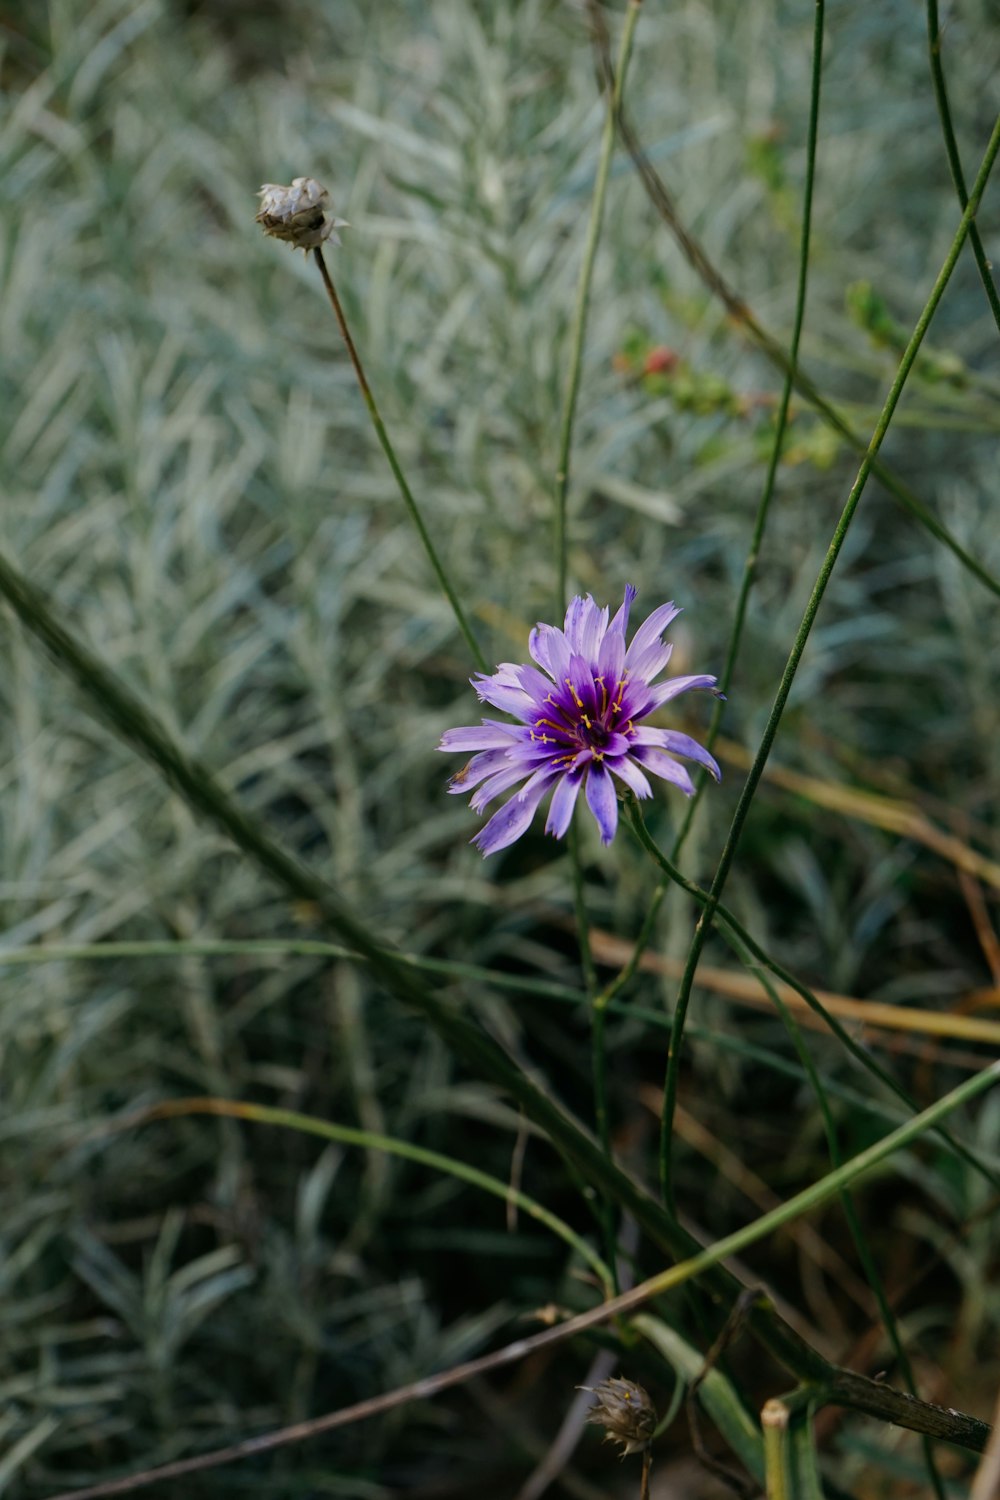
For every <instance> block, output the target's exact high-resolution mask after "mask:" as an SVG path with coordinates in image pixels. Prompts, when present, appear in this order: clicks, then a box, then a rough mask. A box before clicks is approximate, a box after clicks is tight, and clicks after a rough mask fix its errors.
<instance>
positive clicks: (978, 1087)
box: [52, 1062, 1000, 1500]
mask: <svg viewBox="0 0 1000 1500" xmlns="http://www.w3.org/2000/svg"><path fill="white" fill-rule="evenodd" d="M998 1079H1000V1062H997V1063H994V1064H993V1066H992V1067H990V1068H986V1069H984V1071H983V1072H982V1073H979V1074H977V1075H976V1076H975V1078H971V1079H968V1080H967V1081H966V1082H965V1083H963V1084H961V1085H960V1086H959V1087H958V1088H957V1089H954V1090H952V1092H951V1093H950V1094H946V1095H945V1097H944V1098H943V1099H939V1100H938V1101H937V1103H936V1104H933V1105H931V1107H930V1108H929V1109H927V1110H925V1111H924V1113H923V1114H922V1115H921V1116H920V1117H919V1118H918V1119H916V1120H911V1121H909V1122H908V1123H907V1124H906V1125H905V1126H903V1127H901V1128H900V1129H899V1130H895V1131H893V1132H892V1134H891V1135H888V1136H886V1137H884V1139H883V1140H881V1141H878V1142H876V1144H875V1145H874V1146H870V1147H869V1148H868V1149H867V1150H866V1151H862V1152H861V1153H860V1154H859V1155H858V1156H856V1157H854V1158H853V1160H852V1161H849V1162H847V1163H846V1164H845V1166H843V1167H842V1168H840V1169H839V1171H837V1172H832V1173H830V1174H829V1175H828V1176H827V1177H825V1178H822V1179H821V1180H820V1181H819V1182H817V1183H813V1184H812V1185H811V1186H810V1187H809V1188H807V1189H806V1190H805V1192H802V1193H799V1194H797V1196H796V1197H794V1198H791V1199H789V1200H788V1202H787V1203H784V1204H782V1205H781V1206H780V1207H779V1208H776V1209H772V1210H771V1212H770V1213H767V1214H764V1215H763V1216H762V1217H761V1218H759V1219H755V1220H754V1222H753V1223H752V1224H749V1225H747V1226H746V1227H745V1228H744V1229H741V1230H738V1231H737V1232H736V1233H735V1234H731V1235H729V1236H727V1237H726V1239H724V1240H718V1241H716V1243H715V1244H714V1245H712V1246H711V1247H710V1248H709V1249H707V1250H702V1251H701V1253H700V1254H698V1255H696V1256H693V1257H691V1258H690V1259H688V1260H685V1261H683V1262H682V1263H681V1264H680V1265H675V1266H671V1267H670V1268H669V1269H668V1270H666V1271H664V1272H661V1274H660V1275H658V1276H654V1277H652V1278H651V1280H649V1281H644V1282H643V1283H642V1285H641V1286H638V1287H635V1288H633V1289H632V1290H631V1291H628V1292H623V1293H622V1294H621V1296H618V1297H614V1298H612V1299H611V1300H610V1301H609V1302H603V1303H601V1304H600V1306H598V1307H594V1308H590V1309H589V1310H588V1311H587V1312H584V1313H579V1314H578V1315H577V1316H576V1317H574V1318H569V1319H568V1320H567V1321H566V1322H564V1323H561V1324H558V1325H557V1326H556V1327H554V1328H546V1329H543V1330H542V1332H541V1333H536V1334H533V1335H530V1336H529V1337H527V1338H519V1339H517V1340H516V1342H515V1343H513V1344H507V1345H505V1346H504V1347H503V1348H502V1349H497V1350H493V1351H492V1352H491V1353H489V1354H485V1355H481V1356H480V1357H479V1358H478V1359H475V1360H469V1361H466V1362H465V1363H464V1364H461V1365H457V1366H453V1367H452V1368H451V1369H450V1370H446V1371H442V1372H441V1373H440V1374H437V1375H429V1376H426V1377H425V1378H424V1379H422V1380H417V1381H415V1382H413V1383H411V1384H409V1385H407V1386H405V1387H404V1388H403V1389H402V1390H395V1391H389V1392H387V1393H385V1394H383V1395H380V1396H376V1397H374V1398H371V1399H369V1400H366V1401H362V1402H359V1403H356V1404H355V1405H353V1406H350V1407H342V1408H340V1410H338V1411H335V1412H329V1413H327V1414H326V1415H325V1416H322V1417H315V1418H312V1419H311V1420H309V1421H306V1422H297V1423H294V1424H293V1425H292V1426H290V1427H283V1428H280V1429H278V1430H277V1431H275V1432H270V1433H262V1434H261V1435H260V1436H258V1437H253V1438H247V1439H244V1440H243V1441H242V1442H238V1443H234V1444H231V1445H230V1446H229V1447H227V1448H221V1449H216V1450H215V1451H214V1452H212V1453H202V1454H199V1455H197V1456H196V1457H193V1458H184V1459H177V1460H175V1461H174V1462H172V1463H168V1464H162V1465H160V1466H159V1467H158V1468H155V1469H146V1470H144V1471H143V1472H141V1473H139V1474H130V1475H125V1476H124V1477H123V1478H119V1479H112V1480H106V1481H104V1482H103V1483H100V1484H96V1485H89V1486H87V1487H86V1488H84V1489H77V1490H67V1491H63V1492H61V1493H60V1494H59V1495H55V1496H53V1497H52V1500H103V1497H105V1496H109V1495H120V1494H125V1493H128V1492H130V1491H132V1490H135V1489H139V1488H141V1487H143V1486H145V1485H148V1484H152V1483H155V1482H157V1481H160V1480H164V1479H179V1478H181V1477H183V1476H186V1475H188V1474H194V1473H198V1472H200V1471H202V1470H204V1469H210V1468H216V1467H218V1466H219V1465H220V1464H223V1463H234V1462H236V1461H237V1460H239V1459H243V1458H250V1457H252V1456H254V1455H257V1454H261V1453H266V1452H269V1451H271V1450H273V1449H275V1448H279V1447H282V1446H285V1445H286V1444H288V1443H292V1442H302V1441H305V1440H306V1439H307V1438H312V1437H317V1436H318V1435H319V1434H320V1433H321V1432H332V1431H334V1430H335V1429H337V1428H339V1427H345V1426H347V1425H349V1424H351V1423H354V1422H358V1421H361V1420H364V1419H365V1418H370V1417H374V1416H378V1415H380V1414H381V1413H383V1412H386V1411H392V1410H394V1409H396V1408H398V1407H400V1406H402V1405H403V1404H404V1403H406V1402H409V1401H415V1400H426V1399H427V1398H429V1397H431V1396H435V1395H438V1394H439V1393H440V1392H441V1391H443V1390H448V1389H450V1388H453V1387H455V1386H458V1385H463V1384H467V1383H468V1382H469V1381H470V1380H472V1379H473V1378H477V1377H479V1376H482V1375H484V1374H486V1373H488V1372H489V1371H491V1370H496V1369H501V1368H503V1367H504V1366H506V1365H508V1364H512V1363H514V1362H515V1361H518V1360H521V1359H524V1358H525V1357H526V1356H527V1355H529V1354H533V1353H534V1352H535V1351H537V1350H540V1349H547V1348H549V1347H551V1346H552V1345H554V1344H558V1343H561V1342H563V1341H564V1340H565V1339H567V1338H569V1337H571V1336H572V1335H574V1334H577V1333H583V1332H586V1331H587V1330H589V1329H591V1328H595V1327H598V1326H599V1325H600V1324H602V1323H606V1322H607V1321H608V1320H609V1319H610V1318H612V1317H617V1316H618V1315H620V1314H621V1313H624V1312H631V1311H632V1310H633V1309H634V1308H637V1307H640V1306H642V1304H643V1303H645V1302H647V1301H648V1300H649V1299H650V1298H651V1297H655V1296H659V1295H660V1294H662V1293H664V1292H667V1291H670V1290H672V1289H673V1288H674V1287H676V1286H681V1285H683V1283H684V1282H686V1281H689V1280H691V1279H692V1278H693V1277H695V1276H700V1275H704V1274H705V1273H706V1272H708V1271H710V1270H712V1268H713V1267H717V1266H718V1262H719V1261H720V1260H721V1259H723V1258H724V1257H726V1256H729V1255H735V1254H738V1253H739V1252H740V1251H742V1250H745V1249H746V1248H748V1247H749V1246H750V1245H752V1244H755V1243H756V1242H757V1241H758V1240H760V1239H763V1238H764V1237H765V1236H766V1235H768V1234H770V1233H771V1232H772V1231H773V1230H774V1229H777V1228H780V1227H782V1226H783V1225H785V1224H787V1223H789V1222H791V1220H792V1219H794V1218H797V1217H800V1216H801V1215H802V1214H805V1213H808V1212H810V1211H811V1210H812V1209H815V1208H818V1207H819V1206H820V1204H822V1203H824V1202H826V1200H827V1199H828V1198H830V1197H831V1196H833V1195H834V1194H836V1193H838V1192H839V1191H840V1189H841V1188H842V1187H845V1186H847V1185H848V1184H849V1183H852V1182H855V1181H857V1179H858V1178H859V1177H861V1176H862V1175H863V1174H864V1173H865V1172H868V1171H870V1170H871V1169H872V1168H873V1167H875V1166H876V1165H878V1163H879V1162H881V1161H883V1160H884V1159H885V1158H886V1157H887V1156H889V1155H891V1154H892V1152H894V1151H896V1150H898V1149H900V1147H902V1146H906V1145H909V1144H910V1143H911V1142H912V1141H914V1140H916V1139H917V1138H918V1137H919V1136H920V1135H921V1134H922V1133H923V1132H924V1131H925V1130H927V1129H928V1128H930V1126H931V1125H932V1124H934V1123H936V1122H937V1121H939V1120H940V1119H942V1118H943V1117H944V1116H945V1115H946V1114H947V1113H948V1112H949V1111H950V1110H953V1109H955V1108H956V1107H957V1106H958V1105H960V1104H963V1103H968V1102H970V1101H971V1100H972V1099H973V1098H975V1097H976V1095H978V1094H980V1093H982V1092H983V1091H984V1090H985V1089H987V1088H990V1087H991V1086H992V1085H993V1084H994V1083H996V1082H997V1081H998ZM736 1285H737V1286H738V1285H739V1284H738V1283H736ZM765 1302H766V1299H763V1298H758V1299H757V1300H756V1302H755V1304H754V1306H753V1308H752V1309H751V1312H750V1318H751V1326H755V1315H756V1316H759V1315H761V1314H766V1313H767V1311H768V1309H767V1307H766V1306H764V1305H762V1304H764V1303H765ZM650 1321H651V1320H649V1319H645V1320H644V1322H645V1323H647V1324H648V1323H649V1322H650ZM643 1332H644V1334H645V1335H646V1336H647V1337H650V1336H651V1334H650V1333H649V1332H648V1331H647V1329H646V1328H645V1327H644V1328H643ZM813 1353H814V1357H813V1359H812V1361H811V1368H810V1370H809V1371H808V1372H807V1373H806V1374H805V1377H804V1383H805V1384H808V1385H811V1386H812V1387H813V1388H814V1389H815V1391H816V1399H817V1401H819V1400H824V1401H828V1402H833V1403H835V1404H837V1405H841V1406H848V1407H851V1408H853V1409H854V1410H856V1411H861V1412H865V1413H867V1414H868V1415H869V1416H874V1417H878V1418H879V1419H881V1420H882V1421H885V1422H892V1423H895V1424H896V1425H898V1426H900V1427H906V1428H908V1429H909V1430H910V1431H915V1432H928V1433H931V1434H932V1435H934V1436H935V1437H940V1438H943V1439H945V1440H946V1441H948V1442H952V1443H958V1444H960V1445H961V1446H963V1447H966V1448H970V1449H972V1450H974V1451H977V1452H982V1451H983V1449H984V1448H985V1447H986V1444H987V1442H988V1441H989V1436H990V1428H989V1425H988V1423H986V1422H982V1421H980V1420H979V1419H978V1418H976V1417H970V1416H968V1415H966V1413H964V1412H960V1411H955V1410H953V1409H949V1410H945V1409H944V1408H943V1407H940V1406H933V1405H931V1404H930V1403H929V1402H926V1401H915V1400H914V1399H913V1397H912V1396H907V1395H905V1394H904V1393H903V1392H902V1391H896V1390H893V1389H892V1387H891V1386H888V1385H885V1384H882V1383H880V1382H878V1381H875V1380H869V1379H868V1378H867V1377H866V1376H864V1375H856V1374H855V1373H854V1372H853V1371H852V1370H844V1369H841V1368H840V1367H838V1366H836V1365H831V1364H830V1362H829V1361H828V1360H825V1359H824V1358H823V1357H822V1356H821V1355H819V1354H816V1353H815V1351H814V1352H813ZM713 1373H715V1372H713ZM709 1378H710V1377H709Z"/></svg>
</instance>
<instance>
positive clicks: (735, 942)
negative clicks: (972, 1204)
mask: <svg viewBox="0 0 1000 1500" xmlns="http://www.w3.org/2000/svg"><path fill="white" fill-rule="evenodd" d="M625 811H626V816H627V818H628V820H629V824H630V826H631V828H632V831H633V832H634V833H635V835H636V838H637V839H638V840H639V842H640V844H641V845H642V847H643V848H644V849H645V850H646V852H647V854H649V855H650V856H651V857H652V858H653V859H654V860H655V861H656V863H657V864H658V865H659V867H660V869H661V870H662V871H663V873H664V874H665V875H666V877H667V878H668V880H672V881H673V882H674V883H675V884H676V885H678V886H680V888H681V890H683V891H685V892H686V893H687V894H688V895H689V896H691V897H693V899H694V900H695V901H697V902H698V904H699V906H700V907H701V908H702V911H703V914H704V912H706V911H708V909H709V908H710V907H712V906H713V902H712V897H711V893H710V892H709V891H705V890H702V888H701V886H699V885H695V883H694V881H692V880H688V878H687V877H686V876H685V875H683V874H682V873H681V871H680V870H678V869H677V867H676V865H674V864H672V862H671V861H670V860H669V859H668V858H667V856H666V855H665V854H664V853H663V851H662V849H660V847H659V846H658V844H657V843H656V841H655V839H654V838H653V837H652V835H651V834H650V832H649V829H648V828H647V827H646V825H645V822H644V821H643V818H642V813H641V810H640V808H639V804H638V803H637V802H636V801H635V799H634V797H630V798H628V799H627V800H626V804H625ZM714 911H715V915H716V917H717V918H718V919H719V923H720V926H719V932H720V936H721V937H722V938H724V940H725V941H726V942H727V943H729V946H730V947H731V948H732V949H733V951H734V952H735V954H736V956H737V958H739V959H740V962H741V963H743V962H745V961H746V960H745V954H746V953H750V954H751V955H752V956H753V957H754V958H755V959H756V960H757V961H758V962H759V963H760V964H762V965H763V966H764V968H765V969H767V970H769V971H770V973H772V974H773V975H774V976H775V978H776V979H779V980H780V981H781V983H782V984H786V985H788V987H789V988H790V989H792V990H794V991H795V993H796V994H797V995H800V996H801V997H802V999H803V1000H804V1001H805V1003H806V1004H807V1005H808V1006H809V1009H810V1010H812V1011H814V1012H815V1014H816V1015H818V1016H820V1017H821V1018H822V1020H823V1021H824V1023H825V1024H826V1025H827V1026H828V1027H829V1028H830V1031H831V1032H832V1033H833V1035H834V1036H835V1037H836V1038H837V1040H838V1042H840V1044H841V1046H843V1047H844V1048H845V1049H846V1050H847V1051H848V1052H849V1053H850V1055H851V1056H852V1057H853V1058H854V1060H855V1061H856V1062H858V1063H860V1065H861V1066H862V1068H864V1069H865V1070H866V1072H868V1073H870V1074H871V1075H872V1077H874V1078H877V1079H878V1080H879V1082H880V1083H882V1084H884V1085H885V1087H886V1088H888V1089H889V1090H890V1092H892V1093H893V1094H895V1096H896V1098H897V1099H899V1101H900V1102H901V1103H902V1104H905V1105H906V1107H907V1109H908V1110H910V1112H911V1113H912V1114H916V1113H917V1111H918V1109H919V1105H918V1104H917V1101H916V1100H915V1099H914V1098H913V1097H912V1095H911V1094H910V1093H908V1091H907V1090H906V1089H904V1088H903V1086H902V1085H901V1084H899V1083H897V1082H896V1080H895V1078H893V1076H892V1074H891V1073H889V1072H887V1070H886V1069H885V1068H883V1067H882V1066H881V1064H880V1063H878V1062H876V1060H875V1058H874V1057H872V1056H871V1055H870V1053H869V1052H868V1051H867V1050H866V1049H865V1048H864V1047H862V1046H859V1044H858V1043H857V1042H856V1041H855V1040H854V1038H853V1037H852V1036H851V1034H850V1032H849V1031H847V1030H846V1028H845V1027H843V1026H842V1025H841V1024H840V1022H839V1021H838V1019H837V1017H836V1016H834V1015H832V1014H831V1012H830V1011H829V1010H827V1008H826V1006H825V1005H824V1004H823V1003H822V1001H821V1000H820V999H819V998H818V996H817V995H815V994H814V993H813V992H812V990H811V989H810V988H809V987H808V985H805V984H803V983H802V981H801V980H800V979H797V978H796V977H795V975H794V974H793V973H792V972H791V970H789V969H786V968H785V967H784V965H783V964H780V963H778V962H777V960H775V959H773V958H772V957H771V956H770V954H768V953H767V952H766V951H765V949H764V948H762V947H761V945H760V943H758V942H757V940H756V938H755V937H753V936H752V934H751V933H749V932H748V931H747V929H746V928H745V927H744V926H743V924H742V922H740V921H739V920H738V919H737V918H736V917H735V916H734V915H733V913H732V912H731V911H730V910H729V908H728V907H726V906H725V905H723V903H722V902H721V901H718V900H716V901H715V902H714ZM755 972H756V970H755ZM765 988H768V992H769V993H770V989H769V987H768V986H765ZM672 1036H673V1031H671V1037H672ZM942 1139H943V1140H945V1141H946V1142H947V1144H948V1145H949V1146H950V1147H951V1149H952V1150H953V1151H954V1152H955V1153H956V1154H957V1155H959V1156H961V1158H962V1160H963V1161H965V1162H967V1163H968V1164H969V1166H971V1167H973V1168H974V1169H975V1170H976V1171H978V1172H980V1173H981V1174H982V1175H983V1177H985V1179H986V1181H987V1182H989V1183H990V1184H991V1186H993V1187H994V1188H996V1189H997V1190H998V1191H1000V1176H998V1174H997V1173H995V1172H993V1171H992V1170H990V1169H989V1168H988V1167H986V1166H985V1165H984V1164H983V1162H981V1161H980V1160H979V1158H978V1157H977V1156H976V1155H975V1153H974V1152H973V1151H971V1150H970V1149H969V1147H968V1146H966V1145H964V1144H963V1143H962V1142H961V1141H959V1140H956V1139H955V1137H954V1136H953V1135H951V1133H950V1132H947V1131H942Z"/></svg>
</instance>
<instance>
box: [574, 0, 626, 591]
mask: <svg viewBox="0 0 1000 1500" xmlns="http://www.w3.org/2000/svg"><path fill="white" fill-rule="evenodd" d="M641 4H642V0H629V7H628V10H627V11H626V12H625V21H624V23H623V26H622V34H621V41H620V43H619V46H618V60H617V63H616V65H615V77H614V84H613V86H612V88H611V92H610V97H609V99H608V112H607V115H606V117H605V121H604V132H603V135H602V136H601V154H600V157H599V158H598V163H597V176H596V178H595V180H594V196H593V198H592V199H591V204H590V223H589V224H588V226H587V240H586V244H585V246H584V251H583V265H582V266H581V267H580V280H579V282H578V283H577V289H576V311H575V313H574V316H573V331H572V342H571V345H570V356H569V382H568V384H567V387H566V403H565V406H564V407H563V418H562V428H561V431H560V434H559V462H558V467H557V469H556V505H555V552H556V614H557V616H558V615H561V614H562V612H563V610H564V609H565V608H566V550H567V546H566V496H567V493H568V491H569V468H570V450H571V448H572V445H573V423H574V420H575V418H576V403H577V397H578V396H579V394H580V372H581V370H582V368H583V347H584V342H585V340H586V335H587V309H588V307H589V305H590V287H591V282H592V281H593V279H594V261H595V259H596V257H597V244H598V241H599V239H600V237H601V224H602V221H603V219H604V203H605V199H606V197H607V187H608V173H609V171H610V168H611V157H612V154H613V152H614V145H615V121H616V119H617V117H618V112H619V110H620V109H621V102H622V95H623V91H624V88H625V74H626V72H627V71H628V60H629V56H630V54H631V51H632V39H633V37H634V35H635V27H636V22H637V21H638V19H639V11H640V9H641Z"/></svg>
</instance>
